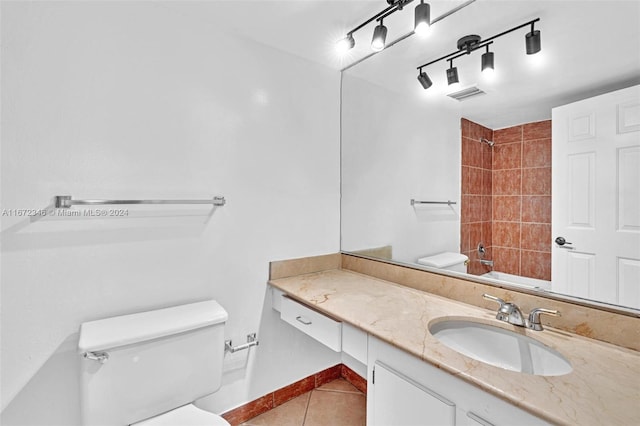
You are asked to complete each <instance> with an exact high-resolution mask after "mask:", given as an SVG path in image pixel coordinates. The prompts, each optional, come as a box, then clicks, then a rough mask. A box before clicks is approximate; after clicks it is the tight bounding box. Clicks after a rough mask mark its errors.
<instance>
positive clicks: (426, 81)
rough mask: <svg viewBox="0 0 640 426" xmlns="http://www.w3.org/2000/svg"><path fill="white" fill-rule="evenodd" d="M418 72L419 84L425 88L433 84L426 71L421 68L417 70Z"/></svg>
mask: <svg viewBox="0 0 640 426" xmlns="http://www.w3.org/2000/svg"><path fill="white" fill-rule="evenodd" d="M418 71H419V74H418V81H419V82H420V84H422V87H423V88H424V89H425V90H427V89H428V88H429V87H431V85H432V84H433V82H432V81H431V79H430V78H429V76H428V75H427V73H426V72H424V71H422V69H420V70H418Z"/></svg>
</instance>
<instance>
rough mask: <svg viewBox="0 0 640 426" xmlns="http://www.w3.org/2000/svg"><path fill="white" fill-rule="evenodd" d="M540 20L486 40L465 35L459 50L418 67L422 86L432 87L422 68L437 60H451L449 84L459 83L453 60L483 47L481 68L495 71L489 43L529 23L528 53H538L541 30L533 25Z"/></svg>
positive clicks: (526, 38) (448, 72)
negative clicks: (423, 76) (424, 79)
mask: <svg viewBox="0 0 640 426" xmlns="http://www.w3.org/2000/svg"><path fill="white" fill-rule="evenodd" d="M538 21H540V18H536V19H534V20H532V21H529V22H526V23H524V24H522V25H519V26H517V27H514V28H511V29H509V30H506V31H503V32H501V33H500V34H496V35H494V36H492V37H489V38H487V39H486V40H482V39H481V38H480V36H479V35H475V34H472V35H467V36H464V37H462V38H460V39H459V40H458V43H457V47H458V50H456V51H455V52H452V53H449V54H448V55H444V56H443V57H441V58H438V59H436V60H434V61H431V62H427V63H426V64H423V65H420V66H419V67H418V72H419V76H418V81H420V84H422V87H424V88H425V89H428V88H429V87H431V84H429V85H425V84H424V83H423V80H422V79H421V76H422V75H425V76H426V75H427V74H426V73H425V72H423V70H422V69H423V68H425V67H427V66H429V65H432V64H435V63H436V62H440V61H444V60H447V61H449V69H447V83H448V84H449V85H452V84H455V83H458V82H459V78H458V68H457V67H454V66H453V60H454V59H457V58H459V57H461V56H465V55H470V54H471V53H472V52H475V51H476V50H478V49H481V48H483V47H484V48H486V52H485V53H484V54H483V55H482V58H481V59H482V62H481V64H482V65H481V70H482V71H483V72H491V71H493V70H494V69H495V64H494V53H493V52H490V51H489V45H491V44H492V43H493V40H494V39H496V38H498V37H502V36H503V35H506V34H509V33H511V32H513V31H516V30H519V29H520V28H524V27H526V26H529V25H531V31H530V32H529V33H527V35H526V37H525V40H526V48H527V49H526V50H527V55H533V54H535V53H538V52H540V50H541V47H540V31H539V30H536V29H534V27H533V26H534V24H535V23H536V22H538ZM429 83H431V80H429Z"/></svg>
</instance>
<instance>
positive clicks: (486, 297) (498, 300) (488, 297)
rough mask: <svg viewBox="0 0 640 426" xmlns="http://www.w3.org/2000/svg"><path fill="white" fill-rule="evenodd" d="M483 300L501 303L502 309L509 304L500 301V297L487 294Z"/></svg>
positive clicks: (483, 296)
mask: <svg viewBox="0 0 640 426" xmlns="http://www.w3.org/2000/svg"><path fill="white" fill-rule="evenodd" d="M482 298H483V299H487V300H491V301H492V302H497V303H499V304H500V307H501V308H502V306H503V305H505V304H506V303H507V302H505V301H504V300H502V299H500V298H499V297H495V296H492V295H490V294H487V293H485V294H483V295H482Z"/></svg>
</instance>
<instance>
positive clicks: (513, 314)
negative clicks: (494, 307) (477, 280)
mask: <svg viewBox="0 0 640 426" xmlns="http://www.w3.org/2000/svg"><path fill="white" fill-rule="evenodd" d="M482 297H483V298H485V299H487V300H491V301H493V302H497V303H499V304H500V307H499V308H498V313H497V314H496V319H497V320H500V321H504V322H508V323H509V324H513V325H517V326H519V327H527V328H530V329H531V330H535V331H542V330H543V328H542V323H541V322H540V315H541V314H548V315H553V316H560V312H559V311H553V310H551V309H544V308H535V309H533V310H531V312H530V313H529V318H524V315H523V314H522V311H521V310H520V308H519V307H518V305H516V304H515V303H511V302H505V301H504V300H502V299H500V298H499V297H495V296H491V295H490V294H486V293H485V294H483V295H482Z"/></svg>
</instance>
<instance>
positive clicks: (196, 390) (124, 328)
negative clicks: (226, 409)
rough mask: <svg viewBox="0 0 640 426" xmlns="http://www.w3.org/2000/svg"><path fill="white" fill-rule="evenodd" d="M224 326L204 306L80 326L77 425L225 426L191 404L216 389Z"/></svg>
mask: <svg viewBox="0 0 640 426" xmlns="http://www.w3.org/2000/svg"><path fill="white" fill-rule="evenodd" d="M227 318H228V315H227V312H226V311H225V310H224V308H223V307H222V306H220V305H219V304H218V303H217V302H216V301H214V300H209V301H205V302H198V303H192V304H188V305H181V306H175V307H172V308H166V309H159V310H155V311H149V312H142V313H138V314H132V315H124V316H119V317H113V318H107V319H103V320H98V321H91V322H86V323H84V324H82V325H81V326H80V341H79V343H78V347H79V351H80V354H81V355H82V356H83V359H81V360H80V365H81V371H80V373H81V384H82V385H81V386H82V389H81V398H82V421H83V424H84V425H91V426H93V425H145V426H151V425H153V426H156V425H167V426H168V425H171V426H196V425H197V426H205V425H206V426H211V425H221V426H222V425H225V426H229V423H228V422H227V421H226V420H224V419H223V418H222V417H220V416H218V415H216V414H213V413H211V412H208V411H205V410H202V409H200V408H198V407H196V406H195V405H193V404H192V402H193V401H195V400H196V399H198V398H201V397H203V396H205V395H208V394H211V393H213V392H215V391H217V390H218V389H219V388H220V383H221V379H222V362H223V359H224V325H225V322H226V321H227Z"/></svg>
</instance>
